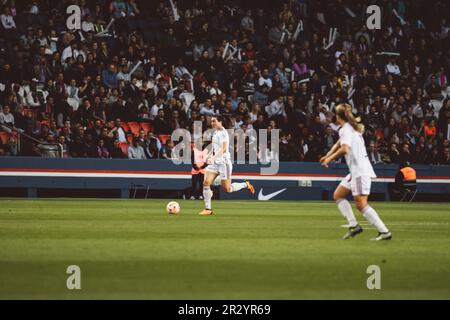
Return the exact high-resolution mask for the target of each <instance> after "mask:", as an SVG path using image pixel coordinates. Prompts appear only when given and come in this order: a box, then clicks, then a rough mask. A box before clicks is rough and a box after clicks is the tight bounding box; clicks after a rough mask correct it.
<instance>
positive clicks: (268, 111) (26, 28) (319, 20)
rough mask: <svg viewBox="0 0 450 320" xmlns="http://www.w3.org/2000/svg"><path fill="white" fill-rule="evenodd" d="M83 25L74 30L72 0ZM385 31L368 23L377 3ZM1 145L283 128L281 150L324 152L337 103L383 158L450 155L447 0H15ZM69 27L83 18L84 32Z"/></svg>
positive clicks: (165, 152) (6, 9)
mask: <svg viewBox="0 0 450 320" xmlns="http://www.w3.org/2000/svg"><path fill="white" fill-rule="evenodd" d="M72 4H75V5H78V6H79V8H80V15H81V17H80V18H81V20H80V22H81V24H80V28H81V29H80V30H74V29H70V28H68V25H67V19H68V17H69V16H70V13H69V14H68V13H66V9H67V7H68V6H70V5H72ZM372 4H377V5H378V6H380V8H381V15H382V16H381V29H380V30H369V29H368V28H367V26H366V19H367V17H368V16H369V15H367V14H366V8H367V6H368V5H372ZM0 8H1V16H0V20H1V25H0V68H1V72H0V138H1V139H0V154H2V155H11V156H15V155H25V156H33V155H34V156H39V155H41V154H40V151H39V149H36V148H33V147H29V148H26V147H21V148H19V144H18V140H19V135H24V136H25V135H26V136H28V137H32V138H33V139H36V141H41V142H45V143H49V144H52V143H59V144H61V146H62V148H63V153H64V156H65V157H99V158H133V159H155V158H170V157H171V153H172V149H173V147H174V143H173V142H172V141H171V140H170V134H171V133H172V131H173V130H175V129H178V128H186V129H188V130H192V128H193V123H194V121H201V122H202V123H203V128H204V129H205V130H206V129H207V128H210V120H211V116H213V115H215V114H220V115H223V116H224V117H225V122H226V126H227V127H228V128H235V129H242V130H244V131H248V130H252V129H255V130H258V129H268V131H269V133H270V130H272V129H280V135H279V138H280V141H279V145H280V147H279V154H273V153H271V152H270V150H259V152H258V156H259V157H260V159H262V158H265V159H267V158H279V160H281V161H318V159H319V157H320V156H321V155H323V154H324V153H326V152H327V151H328V150H329V149H330V148H331V146H332V145H333V144H334V143H335V142H336V140H337V137H338V135H337V130H338V129H339V128H338V126H337V125H336V123H335V116H334V108H335V106H337V105H338V104H339V103H343V102H347V103H350V104H351V105H352V106H353V112H354V113H355V114H356V115H358V116H360V117H361V119H362V121H363V123H364V124H365V127H366V131H365V134H364V138H365V141H366V145H367V149H368V155H369V158H370V161H371V162H372V163H373V164H377V163H402V162H406V161H409V162H411V163H416V164H450V142H449V141H450V100H449V97H450V86H449V84H448V75H449V67H450V51H449V50H450V45H449V40H450V38H449V32H450V25H449V21H448V18H449V17H450V12H449V3H448V1H439V0H436V1H425V0H414V1H413V0H378V1H377V0H371V1H361V0H336V1H325V0H285V1H269V0H260V1H258V2H257V3H254V2H252V1H244V0H226V1H225V0H183V1H170V0H166V1H145V0H113V1H111V0H97V1H86V0H78V1H67V0H58V1H55V0H21V1H18V0H16V1H14V0H0ZM69 27H70V26H69Z"/></svg>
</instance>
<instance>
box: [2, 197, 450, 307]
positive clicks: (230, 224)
mask: <svg viewBox="0 0 450 320" xmlns="http://www.w3.org/2000/svg"><path fill="white" fill-rule="evenodd" d="M166 203H167V201H163V200H147V201H144V200H119V199H114V200H86V199H75V200H74V199H71V200H69V199H61V200H44V199H39V200H0V298H2V299H5V298H13V299H17V298H20V299H22V298H33V299H34V298H38V299H44V298H54V299H87V298H100V299H111V298H125V299H128V298H137V299H305V298H306V299H316V298H324V299H388V298H389V299H390V298H393V299H400V298H405V299H411V298H414V299H416V298H425V299H427V298H434V299H436V298H437V299H449V298H450V269H449V266H450V254H449V244H450V241H449V240H450V228H449V221H450V204H428V203H427V204H420V203H414V204H399V203H373V207H374V208H375V209H377V210H378V212H379V213H380V215H381V216H382V218H383V219H384V220H385V222H386V224H387V225H388V227H390V229H391V230H392V232H393V236H394V239H393V240H392V241H390V242H389V241H386V242H375V241H370V239H371V238H372V237H374V236H375V235H376V231H375V230H374V229H373V228H372V227H371V226H369V225H367V223H366V222H365V220H364V219H362V218H361V217H360V215H359V214H358V216H357V217H358V218H359V220H360V222H362V225H363V227H364V228H365V230H364V232H363V233H362V234H361V235H359V236H358V237H357V238H354V239H351V240H346V241H344V240H341V238H342V235H343V234H344V233H345V231H346V230H345V229H344V228H342V227H341V225H342V224H344V223H345V221H344V220H343V218H342V217H341V215H340V214H339V212H338V211H337V209H336V208H335V205H334V203H331V202H277V201H271V202H258V201H248V202H246V201H241V202H237V201H233V202H232V201H222V202H220V201H216V202H214V209H215V211H216V213H217V214H216V215H215V216H210V217H201V216H198V215H197V212H198V211H199V210H200V209H201V207H202V203H201V202H200V201H180V204H181V207H182V212H181V214H180V215H177V216H172V215H168V214H166V213H165V210H164V208H165V204H166ZM68 265H78V266H80V268H81V286H82V289H81V290H72V291H71V290H68V289H67V288H66V279H67V277H68V276H69V275H68V274H66V268H67V266H68ZM369 265H378V266H380V268H381V289H380V290H368V289H367V286H366V281H367V278H368V276H369V275H368V274H367V273H366V269H367V267H368V266H369Z"/></svg>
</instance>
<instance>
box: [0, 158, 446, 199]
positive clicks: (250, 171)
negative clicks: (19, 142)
mask: <svg viewBox="0 0 450 320" xmlns="http://www.w3.org/2000/svg"><path fill="white" fill-rule="evenodd" d="M279 165H280V166H279V171H278V173H277V174H276V175H262V174H261V173H260V169H261V167H260V165H248V164H242V165H240V164H234V169H233V179H234V180H242V179H244V178H248V179H250V180H252V182H253V184H254V185H255V187H256V191H257V194H256V196H254V197H253V198H256V199H260V200H268V198H270V199H293V200H294V199H305V200H306V199H309V200H318V199H331V195H332V191H333V190H334V189H335V188H336V186H337V185H338V184H339V182H340V181H341V179H342V178H343V177H344V176H345V175H346V174H347V173H348V169H347V167H346V165H342V164H335V165H332V166H331V167H330V168H328V169H326V168H323V167H322V166H320V165H319V164H317V163H304V162H285V163H280V164H279ZM414 168H415V169H416V170H417V175H418V183H419V193H422V194H424V193H429V194H440V195H441V196H442V197H444V198H445V199H446V200H448V201H450V166H414ZM398 169H399V168H398V166H395V165H377V166H375V171H376V173H377V176H378V177H377V178H376V179H375V180H374V183H373V185H372V191H373V193H374V194H375V193H377V194H380V195H383V199H388V197H387V183H389V182H393V181H394V176H395V174H396V173H397V171H398ZM190 171H191V166H190V165H185V164H182V165H175V164H174V163H172V162H171V161H168V160H127V159H82V158H69V159H48V158H46V159H43V158H30V157H2V158H0V188H1V189H3V190H5V189H14V188H25V189H26V190H27V193H26V195H28V196H36V191H37V190H40V189H85V190H89V189H97V190H98V189H115V190H120V193H119V194H120V196H122V197H128V196H129V194H130V193H129V191H130V189H134V188H135V187H136V186H139V187H145V188H147V187H148V188H149V189H150V190H183V189H187V188H189V187H190V184H191V181H190V179H191V175H190ZM281 190H283V191H281ZM277 192H278V193H277ZM275 193H277V194H276V195H274V194H275ZM268 195H269V196H268ZM221 198H224V199H228V198H233V199H243V198H249V196H248V193H245V192H241V193H233V194H223V193H221Z"/></svg>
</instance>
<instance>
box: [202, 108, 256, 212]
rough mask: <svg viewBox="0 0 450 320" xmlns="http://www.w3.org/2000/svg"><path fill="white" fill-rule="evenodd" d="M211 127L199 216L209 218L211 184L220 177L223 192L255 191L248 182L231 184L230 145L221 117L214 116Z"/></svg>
mask: <svg viewBox="0 0 450 320" xmlns="http://www.w3.org/2000/svg"><path fill="white" fill-rule="evenodd" d="M211 125H212V127H213V129H214V134H213V137H212V153H211V154H210V155H209V157H208V158H207V160H206V162H207V163H208V166H207V167H206V170H205V178H204V180H203V199H204V201H205V209H204V210H202V211H201V212H200V213H199V214H200V215H203V216H209V215H212V214H213V211H212V208H211V198H212V196H213V192H212V190H211V184H212V183H213V182H214V180H215V179H216V178H217V176H220V179H221V185H222V188H223V190H224V191H225V192H236V191H239V190H241V189H247V190H248V191H250V193H252V194H254V193H255V189H254V188H253V186H252V185H251V183H250V182H249V181H248V180H245V181H244V182H235V183H231V173H232V170H233V164H232V163H231V158H230V152H229V150H228V147H229V145H230V140H229V139H230V138H229V136H228V132H227V130H226V129H225V128H224V126H223V118H222V116H214V117H212V119H211Z"/></svg>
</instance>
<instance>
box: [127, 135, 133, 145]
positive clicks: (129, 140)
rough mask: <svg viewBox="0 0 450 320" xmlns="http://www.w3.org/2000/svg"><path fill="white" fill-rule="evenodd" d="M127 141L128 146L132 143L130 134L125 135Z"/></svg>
mask: <svg viewBox="0 0 450 320" xmlns="http://www.w3.org/2000/svg"><path fill="white" fill-rule="evenodd" d="M127 141H128V143H129V144H131V143H133V134H131V133H128V134H127Z"/></svg>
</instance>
